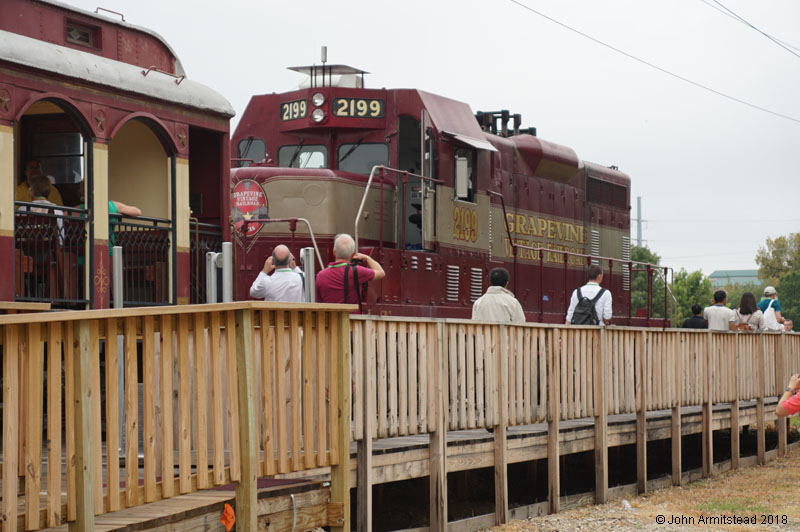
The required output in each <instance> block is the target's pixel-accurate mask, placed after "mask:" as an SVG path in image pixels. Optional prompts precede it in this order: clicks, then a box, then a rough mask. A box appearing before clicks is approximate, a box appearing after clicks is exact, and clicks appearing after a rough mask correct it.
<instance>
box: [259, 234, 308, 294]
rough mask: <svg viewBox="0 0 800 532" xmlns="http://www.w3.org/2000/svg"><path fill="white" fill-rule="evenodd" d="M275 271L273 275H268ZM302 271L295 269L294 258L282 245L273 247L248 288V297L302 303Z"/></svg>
mask: <svg viewBox="0 0 800 532" xmlns="http://www.w3.org/2000/svg"><path fill="white" fill-rule="evenodd" d="M273 270H275V273H273V274H272V275H269V274H270V272H272V271H273ZM303 282H304V277H303V270H301V269H300V268H298V267H297V265H296V264H295V261H294V256H292V254H291V252H289V248H288V247H286V246H284V245H283V244H281V245H279V246H275V249H273V250H272V255H271V256H270V257H269V258H268V259H267V260H266V261H265V262H264V269H262V270H261V271H260V272H259V274H258V277H256V280H255V281H253V284H252V285H251V286H250V297H252V298H254V299H263V300H264V301H282V302H285V303H303V302H304V301H305V293H304V292H303Z"/></svg>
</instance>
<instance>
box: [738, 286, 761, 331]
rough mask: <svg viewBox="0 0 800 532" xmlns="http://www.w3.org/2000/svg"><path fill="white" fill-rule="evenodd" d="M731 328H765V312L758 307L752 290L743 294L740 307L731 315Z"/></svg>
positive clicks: (752, 329) (754, 329) (743, 329)
mask: <svg viewBox="0 0 800 532" xmlns="http://www.w3.org/2000/svg"><path fill="white" fill-rule="evenodd" d="M730 328H731V330H732V331H759V330H762V329H763V328H764V313H763V312H761V309H759V308H758V305H757V304H756V296H754V295H753V293H752V292H745V293H744V294H742V300H741V301H740V302H739V308H737V309H736V310H734V311H733V316H731V320H730Z"/></svg>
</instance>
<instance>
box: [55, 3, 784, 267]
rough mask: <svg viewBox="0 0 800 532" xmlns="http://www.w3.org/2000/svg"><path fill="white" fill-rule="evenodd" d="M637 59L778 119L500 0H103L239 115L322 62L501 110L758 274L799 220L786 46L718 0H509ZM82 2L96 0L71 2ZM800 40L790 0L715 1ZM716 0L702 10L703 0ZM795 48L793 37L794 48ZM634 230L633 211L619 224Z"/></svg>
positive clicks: (722, 262) (670, 244)
mask: <svg viewBox="0 0 800 532" xmlns="http://www.w3.org/2000/svg"><path fill="white" fill-rule="evenodd" d="M520 2H521V3H522V4H525V5H527V6H529V7H531V8H533V9H536V10H538V11H540V12H542V13H544V14H546V15H548V16H550V17H552V18H554V19H557V20H558V21H560V22H562V23H563V24H565V25H567V26H570V27H572V28H575V29H577V30H580V31H582V32H584V33H586V34H589V35H591V36H592V37H594V38H596V39H598V40H600V41H603V42H605V43H607V44H609V45H611V46H614V47H616V48H619V49H622V50H624V51H626V52H628V53H630V54H632V55H634V56H636V57H638V58H640V59H643V60H645V61H648V62H651V63H653V64H655V65H657V66H659V67H661V68H663V69H666V70H669V71H671V72H674V73H676V74H678V75H680V76H683V77H685V78H688V79H690V80H692V81H694V82H696V83H699V84H702V85H706V86H708V87H711V88H713V89H715V90H717V91H719V92H723V93H726V94H728V95H730V96H733V97H735V98H738V99H740V100H744V101H746V102H748V103H751V104H754V105H757V106H759V107H763V108H766V109H769V110H771V111H775V112H777V113H780V114H783V115H787V116H789V117H792V118H793V119H795V120H796V121H792V120H787V119H785V118H780V117H777V116H774V115H771V114H768V113H766V112H764V111H760V110H756V109H753V108H750V107H747V106H745V105H742V104H740V103H736V102H733V101H730V100H727V99H725V98H723V97H721V96H718V95H715V94H711V93H709V92H707V91H705V90H702V89H700V88H697V87H695V86H692V85H690V84H689V83H686V82H684V81H679V80H677V79H675V78H672V77H670V76H668V75H666V74H663V73H661V72H658V71H656V70H653V69H652V68H650V67H647V66H645V65H642V64H640V63H637V62H636V61H634V60H631V59H629V58H627V57H624V56H622V55H620V54H618V53H617V52H614V51H612V50H609V49H608V48H605V47H603V46H602V45H600V44H597V43H595V42H591V41H589V40H587V39H586V38H584V37H581V36H579V35H576V34H575V33H572V32H571V31H569V30H567V29H565V28H563V27H561V26H558V25H556V24H554V23H553V22H550V21H548V20H546V19H545V18H542V17H541V16H539V15H537V14H535V13H532V12H530V11H528V10H526V9H525V8H524V7H521V6H519V5H516V4H515V3H513V2H511V1H510V0H484V1H476V0H446V1H445V0H425V1H422V0H403V1H400V2H386V1H381V0H371V1H366V0H364V1H361V0H352V1H331V0H315V1H297V2H276V1H267V0H261V1H256V0H249V1H244V0H234V1H228V2H224V3H220V2H218V1H213V2H212V1H203V0H196V1H188V0H168V1H165V0H159V1H152V0H137V1H136V2H132V1H130V0H103V2H102V4H100V5H102V6H103V7H105V8H108V9H113V10H115V11H120V12H122V13H124V14H125V20H126V21H127V22H130V23H133V24H137V25H141V26H145V27H148V28H150V29H152V30H155V31H157V32H158V33H160V34H161V35H162V36H163V37H164V38H165V39H166V40H167V41H168V42H169V43H170V44H171V45H172V47H173V49H174V50H175V51H176V53H177V54H178V56H179V57H180V59H181V61H182V62H183V65H184V68H185V69H186V72H187V74H188V76H189V77H190V78H191V79H194V80H195V81H199V82H201V83H204V84H206V85H209V86H210V87H212V88H214V89H216V90H217V91H219V92H220V93H222V94H223V95H224V96H225V97H226V98H228V100H229V101H230V102H231V104H232V105H233V107H234V109H235V110H236V113H237V117H235V118H234V119H233V122H232V124H231V131H233V129H234V128H235V125H236V124H237V123H238V119H239V116H240V115H241V113H242V112H243V111H244V108H245V106H246V105H247V102H248V100H249V98H250V96H251V95H252V94H263V93H268V92H283V91H287V90H292V89H294V88H296V87H297V85H298V83H299V82H300V81H301V80H302V76H301V75H299V74H297V73H294V72H290V71H288V70H286V69H285V67H287V66H292V65H306V64H311V63H314V62H319V53H320V46H322V45H327V46H328V61H329V62H330V63H344V64H349V65H352V66H355V67H359V68H362V69H364V70H366V71H369V72H371V74H370V75H368V76H367V78H366V82H367V86H371V87H387V88H407V87H408V88H419V89H424V90H427V91H430V92H434V93H438V94H441V95H444V96H448V97H451V98H455V99H457V100H461V101H464V102H466V103H468V104H469V105H470V106H471V107H472V109H473V111H478V110H487V111H488V110H498V109H508V110H510V111H511V112H512V113H521V114H522V116H523V125H524V126H536V127H537V128H538V131H539V136H540V137H542V138H544V139H547V140H550V141H554V142H557V143H560V144H565V145H567V146H570V147H571V148H573V149H574V150H575V151H576V152H577V154H578V156H579V157H580V158H581V159H584V160H587V161H593V162H596V163H600V164H604V165H612V164H613V165H617V166H619V168H620V170H622V171H624V172H626V173H627V174H628V175H630V176H631V180H632V190H631V204H632V205H633V210H632V212H631V218H632V219H633V218H635V217H636V197H637V196H641V197H642V204H643V214H644V216H643V218H644V219H645V220H647V222H646V223H645V224H644V230H643V234H644V238H645V240H646V241H647V244H648V245H649V247H650V248H651V249H652V250H654V251H655V252H657V253H658V254H660V255H661V256H662V258H663V260H662V262H663V263H664V264H666V265H669V266H673V267H675V268H676V269H677V268H680V267H684V268H686V269H689V270H695V269H702V270H703V272H704V273H706V274H709V273H711V272H712V271H713V270H717V269H747V268H755V267H756V265H755V261H754V258H755V254H756V251H757V249H758V248H759V246H761V245H763V244H764V241H765V239H766V238H767V237H773V238H774V237H776V236H779V235H783V234H788V233H790V232H797V231H799V230H800V210H799V209H798V205H799V204H800V194H798V192H800V169H799V167H800V162H799V161H798V154H799V153H800V97H798V96H800V57H798V56H800V49H798V48H795V49H793V50H792V51H793V52H794V54H797V55H793V54H792V53H790V52H788V51H787V50H785V49H783V48H781V47H779V46H778V45H777V44H775V43H774V42H772V41H770V40H768V39H767V38H766V37H764V36H763V35H761V34H759V33H757V32H756V31H754V30H753V29H751V28H749V27H747V26H745V25H744V24H742V23H741V22H739V21H737V20H734V19H733V18H732V17H730V16H728V15H726V14H724V13H722V12H721V10H722V8H721V7H720V5H719V4H716V3H715V2H714V0H672V1H669V2H663V1H662V2H655V1H651V0H629V1H622V0H618V1H611V0H580V1H578V0H575V1H566V0H520ZM70 3H71V4H72V5H75V6H78V7H81V8H83V9H88V10H92V11H93V10H94V9H95V8H96V7H97V6H98V3H97V0H72V1H71V2H70ZM721 3H722V4H723V5H724V6H725V7H727V8H729V9H730V10H732V11H733V12H735V13H736V14H738V15H739V16H741V17H742V18H744V19H746V20H747V21H748V22H750V23H751V24H752V25H754V26H756V27H757V28H758V29H760V30H762V31H764V32H765V33H768V34H769V35H770V36H772V37H774V38H776V39H778V40H781V41H783V42H784V43H786V44H787V45H790V46H794V47H800V32H799V31H798V30H799V29H800V2H797V1H796V0H762V1H759V2H754V1H744V0H721ZM712 6H714V7H716V8H717V9H715V8H714V7H712ZM790 49H791V48H790ZM631 231H632V235H631V236H632V237H633V239H634V240H635V238H636V223H635V222H634V221H633V220H632V221H631Z"/></svg>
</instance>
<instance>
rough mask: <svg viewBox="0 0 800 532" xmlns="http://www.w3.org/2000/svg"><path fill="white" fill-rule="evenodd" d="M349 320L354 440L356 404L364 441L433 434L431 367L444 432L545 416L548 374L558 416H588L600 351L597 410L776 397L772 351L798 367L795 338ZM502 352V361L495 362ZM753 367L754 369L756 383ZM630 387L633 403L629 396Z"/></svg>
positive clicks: (799, 343) (593, 408)
mask: <svg viewBox="0 0 800 532" xmlns="http://www.w3.org/2000/svg"><path fill="white" fill-rule="evenodd" d="M351 320H352V330H353V367H354V372H355V374H354V397H353V404H354V411H353V425H352V426H353V438H354V439H356V440H360V439H362V438H363V437H364V419H363V411H364V408H366V407H365V401H370V402H372V403H374V406H373V407H371V408H372V411H373V412H375V413H376V414H375V422H374V423H371V425H372V437H373V438H388V437H393V436H404V435H413V434H425V433H429V432H432V431H434V430H435V425H434V422H433V416H432V415H431V412H432V411H433V408H434V404H435V402H436V399H435V397H434V396H435V394H436V393H437V390H436V384H435V383H434V382H433V378H432V375H433V372H434V368H435V367H437V365H438V364H442V365H443V368H444V369H445V375H446V379H445V385H446V386H445V388H444V389H443V390H442V393H443V394H444V402H445V405H446V407H447V408H446V412H445V414H446V419H447V427H448V429H449V430H464V429H474V428H492V427H494V426H496V425H497V423H498V420H499V419H500V408H501V403H504V404H505V406H504V407H505V408H507V409H508V426H515V425H526V424H531V423H540V422H544V421H546V420H547V418H548V414H547V413H548V411H549V409H550V408H551V405H550V404H549V388H548V387H549V386H550V387H552V386H553V384H554V382H553V376H554V375H555V374H556V373H557V374H558V375H559V382H558V386H557V389H558V412H559V419H561V420H571V419H580V418H585V417H592V416H595V415H598V411H597V409H598V405H597V404H596V397H595V395H596V394H595V392H594V390H595V386H596V383H595V382H594V381H595V380H596V378H597V375H595V372H594V370H593V368H594V367H595V365H596V364H597V362H598V357H599V356H600V352H601V351H603V352H604V353H605V364H604V365H603V373H604V374H605V375H604V388H603V389H604V395H605V397H604V403H605V405H606V413H607V414H633V413H636V412H637V410H639V409H640V408H641V407H640V405H639V401H640V400H643V401H644V408H645V409H646V410H661V409H670V408H673V407H675V406H677V405H678V404H680V405H682V406H690V405H698V406H699V405H702V404H703V402H704V401H707V400H709V399H710V400H712V401H713V402H715V403H723V402H732V401H734V400H736V399H737V398H738V399H739V400H751V399H756V398H758V397H764V396H775V395H780V394H779V393H778V391H779V390H782V389H783V386H785V383H783V380H784V377H786V378H787V379H788V375H789V374H790V373H786V372H784V375H783V376H780V378H778V377H779V375H778V373H776V367H777V366H778V365H780V364H781V363H780V362H778V360H777V358H778V357H782V359H783V360H782V367H783V368H786V371H789V370H792V371H800V351H799V350H800V335H797V334H783V333H761V334H757V333H749V332H739V333H710V332H695V331H690V330H678V329H674V330H658V329H640V328H615V327H609V328H606V329H600V328H598V327H574V326H552V325H541V324H526V325H500V324H480V323H475V322H471V321H467V320H424V319H418V318H413V319H412V318H409V319H402V318H376V317H365V316H353V317H352V318H351ZM503 353H505V355H503V356H505V357H506V360H505V361H502V360H500V357H501V355H502V354H503ZM554 361H555V362H557V364H558V367H557V368H555V367H553V363H554ZM505 364H507V369H506V368H504V367H503V366H504V365H505ZM556 370H557V371H556ZM364 372H366V378H365V375H364ZM757 375H763V379H762V380H763V389H760V388H759V381H758V378H757ZM712 376H713V378H711V377H712ZM501 381H503V382H501ZM778 381H780V382H778ZM365 382H366V383H367V385H368V386H369V389H365V386H364V384H363V383H365ZM372 383H374V384H372ZM706 383H708V385H709V386H710V389H709V393H710V394H711V395H710V397H707V394H706V392H705V391H704V390H705V388H704V386H705V385H706ZM500 389H505V390H506V393H507V395H506V396H505V397H501V396H500V395H498V390H500ZM640 389H642V390H644V391H645V393H644V397H643V399H637V393H638V390H640Z"/></svg>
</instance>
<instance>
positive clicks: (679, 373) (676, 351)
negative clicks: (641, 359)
mask: <svg viewBox="0 0 800 532" xmlns="http://www.w3.org/2000/svg"><path fill="white" fill-rule="evenodd" d="M672 345H673V349H672V358H673V359H674V362H675V364H674V366H673V368H674V371H675V378H674V379H673V381H674V384H675V390H674V393H675V400H674V401H673V402H672V484H673V485H674V486H680V485H681V479H682V478H683V475H682V473H681V460H682V457H681V437H682V435H681V402H682V401H681V399H682V397H681V390H682V385H683V382H684V379H683V359H682V358H683V357H682V356H681V355H682V353H683V350H682V349H681V333H680V331H678V332H677V333H676V337H675V340H674V343H673V344H672Z"/></svg>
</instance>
